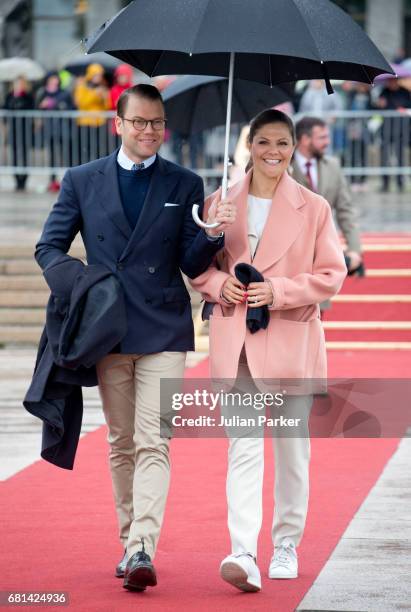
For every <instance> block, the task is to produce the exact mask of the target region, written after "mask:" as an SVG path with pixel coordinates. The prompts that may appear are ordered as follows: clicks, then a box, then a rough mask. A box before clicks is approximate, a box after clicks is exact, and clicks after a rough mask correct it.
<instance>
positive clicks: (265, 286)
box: [247, 281, 274, 308]
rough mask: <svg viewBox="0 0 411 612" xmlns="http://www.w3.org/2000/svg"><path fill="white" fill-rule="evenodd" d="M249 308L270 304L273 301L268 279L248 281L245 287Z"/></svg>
mask: <svg viewBox="0 0 411 612" xmlns="http://www.w3.org/2000/svg"><path fill="white" fill-rule="evenodd" d="M247 294H248V306H249V308H259V307H260V306H271V304H272V303H273V301H274V295H273V290H272V288H271V284H270V283H269V282H268V281H263V282H260V283H250V284H249V285H248V287H247Z"/></svg>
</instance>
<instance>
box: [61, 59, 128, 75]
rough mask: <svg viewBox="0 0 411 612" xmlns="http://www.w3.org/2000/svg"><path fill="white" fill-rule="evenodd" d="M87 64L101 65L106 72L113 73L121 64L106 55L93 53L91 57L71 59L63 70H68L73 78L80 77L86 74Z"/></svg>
mask: <svg viewBox="0 0 411 612" xmlns="http://www.w3.org/2000/svg"><path fill="white" fill-rule="evenodd" d="M89 64H101V65H102V66H103V68H104V70H105V71H106V72H114V70H115V69H116V68H117V66H119V65H120V64H121V61H120V60H118V59H116V58H115V57H112V56H110V55H107V53H95V54H93V55H84V54H83V55H80V56H77V57H74V58H73V59H71V60H70V61H69V62H68V63H67V64H66V65H65V66H64V70H68V71H69V72H71V74H74V75H75V76H80V75H82V74H85V73H86V70H87V66H89Z"/></svg>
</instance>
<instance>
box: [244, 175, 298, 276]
mask: <svg viewBox="0 0 411 612" xmlns="http://www.w3.org/2000/svg"><path fill="white" fill-rule="evenodd" d="M304 203H305V202H304V199H303V196H302V194H301V191H300V189H299V186H298V184H297V183H296V182H295V181H294V180H293V179H292V178H291V177H290V176H289V175H288V173H287V172H285V173H284V174H283V176H282V178H281V180H280V182H279V184H278V186H277V189H276V191H275V194H274V197H273V201H272V204H271V209H270V213H269V215H268V219H267V222H266V225H265V227H264V231H263V234H262V236H261V239H260V242H259V245H258V247H257V251H256V253H255V257H254V260H253V265H254V266H255V267H256V268H257V270H259V271H260V272H263V271H264V270H266V269H267V268H269V267H270V266H272V265H273V264H274V263H275V262H276V261H278V260H279V259H280V258H281V257H282V256H283V255H284V253H286V252H287V251H288V249H289V248H290V247H291V245H292V244H293V242H294V241H295V239H296V238H297V236H298V235H299V233H300V232H301V230H302V227H303V225H304V222H305V220H304V215H302V214H301V212H300V211H299V210H298V208H300V207H301V206H303V205H304Z"/></svg>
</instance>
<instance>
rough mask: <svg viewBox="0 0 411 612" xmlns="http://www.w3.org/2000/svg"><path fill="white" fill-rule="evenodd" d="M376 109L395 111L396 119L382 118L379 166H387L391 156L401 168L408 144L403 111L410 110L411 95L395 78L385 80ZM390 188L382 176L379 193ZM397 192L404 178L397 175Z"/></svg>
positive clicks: (386, 175)
mask: <svg viewBox="0 0 411 612" xmlns="http://www.w3.org/2000/svg"><path fill="white" fill-rule="evenodd" d="M376 106H377V108H380V109H381V110H385V111H397V115H398V116H396V117H384V120H383V123H382V126H381V139H382V142H381V165H382V166H389V165H390V164H389V162H390V157H391V154H392V153H394V155H395V157H396V164H397V165H398V166H399V167H400V168H402V167H403V166H404V165H405V163H406V161H405V159H404V157H405V155H404V154H405V151H406V148H407V147H408V142H409V133H408V131H409V127H408V125H409V124H408V117H407V115H406V114H405V112H404V111H405V110H406V109H408V108H411V94H410V92H409V91H408V89H405V87H401V85H400V84H399V83H398V79H397V78H392V79H391V78H390V79H387V82H386V85H385V87H384V89H383V90H382V91H381V94H380V96H379V98H378V99H377V102H376ZM389 187H390V177H389V175H388V174H384V175H383V177H382V184H381V192H386V191H388V190H389ZM397 187H398V191H400V192H401V191H403V189H404V177H403V175H402V174H398V175H397Z"/></svg>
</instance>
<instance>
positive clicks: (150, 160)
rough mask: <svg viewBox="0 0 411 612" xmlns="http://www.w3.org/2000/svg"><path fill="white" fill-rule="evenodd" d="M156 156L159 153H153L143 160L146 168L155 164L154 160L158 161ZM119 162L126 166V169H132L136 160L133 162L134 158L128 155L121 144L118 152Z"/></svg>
mask: <svg viewBox="0 0 411 612" xmlns="http://www.w3.org/2000/svg"><path fill="white" fill-rule="evenodd" d="M156 157H157V154H155V155H152V156H151V157H148V158H147V159H144V160H143V162H142V163H143V164H144V168H148V167H149V166H151V164H154V162H155V161H156ZM117 163H118V165H119V166H121V167H122V168H124V170H132V169H133V166H134V163H135V162H133V160H132V159H130V158H129V157H127V155H126V154H125V152H124V149H123V147H122V146H121V147H120V150H119V152H118V153H117Z"/></svg>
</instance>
